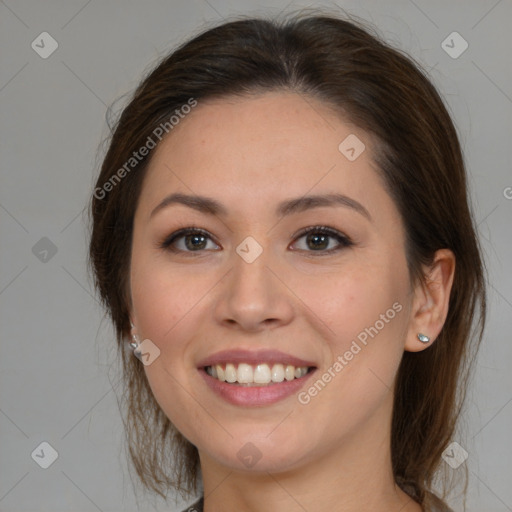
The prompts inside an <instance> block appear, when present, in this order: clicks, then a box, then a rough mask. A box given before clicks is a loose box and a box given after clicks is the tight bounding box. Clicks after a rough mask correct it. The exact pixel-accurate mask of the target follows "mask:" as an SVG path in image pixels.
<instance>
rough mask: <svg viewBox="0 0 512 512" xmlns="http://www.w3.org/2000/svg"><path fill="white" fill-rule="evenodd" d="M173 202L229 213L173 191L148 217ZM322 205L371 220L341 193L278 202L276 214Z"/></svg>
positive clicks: (212, 203)
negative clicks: (346, 209)
mask: <svg viewBox="0 0 512 512" xmlns="http://www.w3.org/2000/svg"><path fill="white" fill-rule="evenodd" d="M173 204H182V205H184V206H188V207H189V208H193V209H194V210H197V211H199V212H201V213H205V214H208V215H215V216H224V217H227V216H228V214H229V212H228V210H227V209H226V207H225V206H223V205H222V204H221V203H219V202H218V201H216V200H215V199H212V198H211V197H205V196H199V195H187V194H180V193H175V194H171V195H169V196H167V197H166V198H164V199H163V201H161V202H160V203H159V204H158V205H157V206H156V207H155V209H154V210H153V211H152V212H151V214H150V218H152V217H153V216H154V215H156V213H158V212H159V211H161V210H163V209H164V208H167V207H169V206H171V205H173ZM322 206H331V207H335V206H344V207H346V208H351V209H352V210H354V211H356V212H358V213H360V214H361V215H363V216H364V217H366V218H367V219H368V220H369V221H370V222H373V219H372V216H371V215H370V212H369V211H368V210H367V209H366V208H365V207H364V206H363V205H362V204H361V203H359V202H357V201H356V200H355V199H352V198H351V197H348V196H346V195H343V194H321V195H309V196H303V197H298V198H295V199H288V200H286V201H283V202H281V203H279V204H278V206H277V208H276V215H277V216H279V217H284V216H288V215H292V214H294V213H300V212H303V211H306V210H310V209H312V208H319V207H322Z"/></svg>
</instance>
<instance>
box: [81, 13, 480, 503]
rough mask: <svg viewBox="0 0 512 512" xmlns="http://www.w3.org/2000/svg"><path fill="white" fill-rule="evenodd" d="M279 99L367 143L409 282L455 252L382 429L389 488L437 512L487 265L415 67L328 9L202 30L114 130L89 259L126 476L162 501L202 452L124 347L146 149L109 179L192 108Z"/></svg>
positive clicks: (457, 164) (194, 474) (454, 144)
mask: <svg viewBox="0 0 512 512" xmlns="http://www.w3.org/2000/svg"><path fill="white" fill-rule="evenodd" d="M277 90H283V91H291V92H295V93H298V94H301V95H303V96H304V97H311V98H316V99H318V100H320V101H322V102H324V103H325V104H326V105H329V106H331V107H332V109H333V111H335V112H337V113H339V114H340V116H342V117H343V119H344V120H345V121H349V122H352V123H354V124H355V125H357V126H358V127H360V128H362V129H363V130H366V131H367V132H368V133H370V134H371V135H372V140H375V141H376V142H375V147H374V148H373V150H374V151H373V153H374V154H375V163H376V165H377V169H378V172H379V173H380V175H381V177H382V179H383V183H384V184H385V186H386V188H387V190H388V192H389V194H390V195H391V197H392V198H393V200H394V202H395V204H396V206H397V208H398V210H399V212H400V214H401V217H402V219H403V223H404V226H405V231H406V246H405V248H404V249H405V252H406V256H407V265H408V270H409V275H410V278H411V282H412V283H413V284H414V283H418V282H424V281H425V276H424V275H423V273H422V270H421V269H422V265H428V264H430V263H432V261H433V256H434V253H435V252H436V251H437V250H438V249H441V248H448V249H450V250H452V251H453V253H454V254H455V257H456V270H455V276H454V282H453V286H452V290H451V295H450V301H449V312H448V316H447V318H446V322H445V324H444V326H443V328H442V331H441V333H440V334H439V337H438V339H437V340H436V342H435V343H434V344H433V345H432V346H431V347H429V348H428V349H427V350H424V351H421V352H418V353H410V352H406V353H404V355H403V359H402V361H401V364H400V367H399V370H398V374H397V378H396V387H395V390H394V408H393V419H392V433H391V451H392V464H393V472H394V477H395V480H396V482H397V484H398V485H399V486H400V487H401V488H402V489H403V490H404V491H405V492H406V493H408V494H409V495H410V496H411V497H412V498H413V499H415V500H416V501H417V502H419V503H420V504H422V505H423V506H425V507H428V506H430V505H432V504H435V503H437V504H442V501H441V500H440V499H439V498H438V497H436V495H435V494H434V493H433V484H434V477H435V475H436V471H437V470H438V469H439V465H440V461H441V454H442V452H443V450H444V449H445V448H446V446H447V444H448V443H449V442H450V440H451V439H452V436H453V434H454V432H455V427H456V424H457V419H458V417H459V415H460V411H461V407H462V405H463V401H464V392H465V389H466V386H467V379H468V377H469V375H470V367H471V364H470V363H471V362H472V361H473V360H474V357H475V355H476V349H477V347H478V345H479V343H480V341H481V339H482V335H483V329H484V324H485V314H486V290H485V275H484V263H483V260H482V257H481V248H480V245H479V241H478V238H477V236H476V227H475V223H474V220H473V214H472V212H471V206H470V204H471V203H470V197H469V192H468V188H467V181H466V180H467V178H466V171H465V166H464V161H463V156H462V152H461V147H460V143H459V140H458V136H457V132H456V129H455V127H454V125H453V122H452V120H451V118H450V115H449V113H448V111H447V108H446V107H445V105H444V103H443V101H442V99H441V97H440V95H439V93H438V92H437V90H436V88H435V87H434V86H433V85H432V83H431V82H430V80H429V79H428V78H427V74H426V73H425V72H424V71H422V69H421V66H420V65H419V64H417V63H415V62H414V61H413V59H412V58H411V57H408V56H407V55H405V54H403V53H402V52H401V51H400V50H397V49H394V48H392V47H391V46H390V45H388V44H386V43H385V42H384V41H383V40H382V39H380V38H379V36H378V35H377V34H376V33H374V31H373V29H371V28H369V27H368V26H365V25H364V23H362V22H360V21H356V20H354V19H353V18H350V19H342V18H340V17H337V16H332V15H326V14H324V13H317V14H316V15H307V16H305V15H301V14H299V15H294V16H288V17H285V18H284V19H283V20H276V19H273V20H272V19H265V18H243V19H237V20H233V21H229V22H226V23H223V24H221V25H218V26H215V27H213V28H210V29H208V30H205V31H204V32H202V33H200V34H199V35H196V36H195V37H193V38H192V39H191V40H189V41H187V42H186V43H184V44H182V45H181V46H180V47H179V48H178V49H176V50H175V51H173V52H172V53H171V54H169V55H166V56H165V58H163V59H161V61H160V62H159V63H158V64H157V65H156V67H155V68H154V69H153V70H152V71H150V72H149V73H148V74H147V75H146V77H145V78H144V79H143V81H142V82H141V83H140V85H139V86H138V88H137V89H136V91H135V92H134V94H133V96H132V98H131V100H130V102H129V104H128V105H127V106H126V107H125V108H124V110H123V111H122V114H121V116H120V117H119V119H118V121H117V124H116V125H115V127H114V129H113V130H112V134H111V138H110V144H109V147H108V151H107V152H106V156H105V157H104V159H103V164H102V167H101V171H100V174H99V177H98V179H97V183H96V189H95V193H94V194H93V197H92V200H91V205H90V215H91V219H92V230H91V238H90V247H89V263H90V266H91V268H92V271H93V275H94V279H95V285H96V287H97V289H98V291H99V294H100V296H101V299H102V301H103V304H104V306H105V307H106V310H107V311H108V313H109V315H110V317H111V319H112V322H113V325H114V328H115V332H116V337H117V342H118V344H119V353H120V356H121V358H122V361H123V375H124V380H125V389H126V397H125V398H126V409H125V412H126V416H125V424H126V432H127V436H128V446H129V452H130V455H131V459H132V461H133V464H134V467H135V469H136V471H137V474H138V476H139V477H140V479H141V481H142V483H143V484H144V485H145V486H146V487H148V488H150V489H153V490H154V491H156V492H158V493H160V494H162V495H164V493H165V492H166V491H167V490H169V489H172V488H174V489H175V490H177V491H179V492H180V493H182V495H185V496H186V495H187V494H188V493H192V492H195V491H196V487H197V479H198V472H199V469H200V468H199V457H198V452H197V449H196V448H195V447H194V446H193V445H192V444H191V443H189V442H188V441H187V440H186V439H185V438H184V437H183V436H182V435H181V434H180V433H179V432H178V431H177V430H176V429H175V427H174V426H173V425H172V424H171V422H170V421H169V420H168V418H167V417H166V416H165V414H164V413H163V411H162V410H161V409H160V407H159V405H158V404H157V402H156V400H155V399H154V397H153V394H152V392H151V389H150V388H149V385H148V382H147V379H146V377H145V373H144V370H143V367H142V365H141V364H140V362H139V361H138V360H136V358H134V357H133V356H132V355H131V354H130V353H128V352H127V351H126V350H124V348H123V346H124V345H126V339H127V337H129V332H130V325H129V315H128V305H129V303H130V302H129V301H130V291H129V282H128V275H129V266H130V250H131V239H132V228H133V218H134V213H135V209H136V206H137V201H138V197H139V194H140V190H141V184H142V179H143V177H144V173H145V170H146V168H147V165H148V163H149V161H150V158H151V153H150V154H149V155H148V156H146V157H145V158H144V159H142V160H141V161H140V162H138V163H137V166H136V167H135V168H134V169H130V171H129V172H125V173H124V174H123V179H122V181H120V182H115V183H114V182H112V177H113V176H114V175H115V174H116V173H117V172H118V171H119V170H120V169H121V168H123V165H125V164H126V162H127V161H129V159H130V157H131V156H132V153H133V151H134V150H136V149H138V148H140V147H141V146H143V145H144V144H145V143H146V141H147V139H148V137H149V136H150V135H151V134H152V133H153V132H154V130H155V129H157V128H158V126H160V125H161V124H162V123H165V122H166V121H168V119H169V117H170V116H171V115H172V114H173V112H175V111H176V110H177V109H178V110H179V109H180V108H181V107H182V106H183V105H185V104H187V103H188V102H189V101H190V100H191V98H192V99H194V100H195V101H197V102H201V100H205V99H209V98H223V97H229V96H236V95H238V96H245V95H251V94H258V93H261V92H265V91H277ZM169 136H171V137H172V133H170V135H169ZM125 169H126V166H125ZM118 176H119V174H118ZM109 180H110V181H109ZM108 183H110V185H111V186H110V187H108V186H106V185H107V184H108ZM106 190H108V193H106Z"/></svg>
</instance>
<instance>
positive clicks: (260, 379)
mask: <svg viewBox="0 0 512 512" xmlns="http://www.w3.org/2000/svg"><path fill="white" fill-rule="evenodd" d="M206 373H208V375H210V376H212V377H214V378H216V379H218V380H220V381H222V382H229V383H231V384H233V383H238V384H240V385H251V384H253V385H266V384H270V383H271V382H274V383H277V382H283V381H284V380H287V381H291V380H294V379H300V378H301V377H304V375H306V373H308V367H307V366H298V367H295V366H292V365H287V366H284V365H282V364H274V365H272V366H270V365H268V364H266V363H262V364H258V365H256V366H254V367H253V366H251V365H250V364H246V363H240V364H239V365H238V366H237V365H235V364H232V363H227V364H226V365H225V366H223V365H220V364H217V365H215V366H207V367H206Z"/></svg>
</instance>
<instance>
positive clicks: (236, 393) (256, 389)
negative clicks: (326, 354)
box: [199, 368, 316, 407]
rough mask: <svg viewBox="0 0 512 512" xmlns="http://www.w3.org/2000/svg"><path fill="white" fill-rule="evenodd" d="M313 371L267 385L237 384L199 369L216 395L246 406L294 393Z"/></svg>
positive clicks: (266, 402)
mask: <svg viewBox="0 0 512 512" xmlns="http://www.w3.org/2000/svg"><path fill="white" fill-rule="evenodd" d="M315 371H316V369H314V370H312V371H310V372H309V373H307V374H306V375H304V377H301V378H300V379H293V380H290V381H287V380H285V381H283V382H276V383H274V384H269V385H268V386H238V385H236V384H229V383H227V382H222V381H220V380H218V379H215V378H214V377H211V376H210V375H208V374H207V373H206V371H205V370H204V368H200V369H199V373H200V374H201V376H202V377H203V379H204V380H205V382H206V384H207V385H208V386H209V387H210V389H211V390H212V391H214V392H215V393H216V394H217V395H219V396H220V397H221V398H223V399H224V400H226V401H227V402H229V403H231V404H233V405H242V406H248V407H256V406H262V405H270V404H274V403H276V402H279V401H280V400H284V399H285V398H288V397H289V396H290V395H293V394H294V393H298V392H299V390H300V389H301V388H302V387H303V386H304V384H306V382H307V381H308V380H309V378H310V377H311V375H313V374H314V373H315Z"/></svg>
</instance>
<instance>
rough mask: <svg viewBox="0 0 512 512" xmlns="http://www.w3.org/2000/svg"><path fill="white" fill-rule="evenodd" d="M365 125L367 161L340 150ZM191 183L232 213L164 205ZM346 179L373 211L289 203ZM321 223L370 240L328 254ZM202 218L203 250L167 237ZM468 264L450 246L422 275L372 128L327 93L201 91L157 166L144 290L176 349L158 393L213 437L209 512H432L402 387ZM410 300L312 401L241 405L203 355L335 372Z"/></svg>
mask: <svg viewBox="0 0 512 512" xmlns="http://www.w3.org/2000/svg"><path fill="white" fill-rule="evenodd" d="M349 134H355V135H356V136H357V137H358V138H359V139H360V140H361V141H363V142H364V143H365V145H366V150H365V151H363V153H362V154H361V155H360V156H359V157H358V158H357V159H356V160H355V161H353V162H351V161H349V160H348V159H347V158H346V157H345V156H344V155H343V154H342V153H341V152H340V151H339V150H338V146H339V144H340V142H341V141H343V140H344V139H345V138H346V137H347V136H348V135H349ZM174 192H181V193H184V194H198V195H205V196H209V197H212V198H214V199H216V200H218V201H219V202H221V203H222V204H223V205H224V206H225V207H226V208H227V209H228V215H227V216H226V217H224V216H214V215H207V214H205V213H201V212H198V211H196V210H193V209H191V208H190V207H187V206H184V205H176V204H174V205H170V206H168V207H167V208H163V209H161V210H160V211H159V212H158V213H156V214H155V215H154V216H153V217H150V214H151V212H152V210H153V209H154V208H155V207H156V206H157V205H158V204H159V203H160V202H161V201H162V199H163V198H164V197H166V196H167V195H169V194H171V193H174ZM332 192H339V193H342V194H345V195H347V196H349V197H351V198H352V199H355V200H356V201H358V202H359V203H361V204H362V205H363V206H364V207H365V208H366V209H367V210H368V212H369V213H370V215H371V221H370V220H368V219H367V218H365V217H364V216H363V215H361V214H360V213H358V212H357V211H355V210H353V209H350V208H348V207H343V206H335V207H332V206H330V207H319V208H314V209H310V210H306V211H303V212H300V213H295V214H293V215H290V216H286V217H278V216H276V214H275V212H274V210H275V206H276V205H277V204H278V203H279V202H281V201H283V200H285V199H290V198H296V197H302V196H304V195H305V194H322V193H332ZM316 225H325V226H329V227H331V228H333V229H335V230H337V231H339V232H340V233H341V234H343V235H345V236H347V237H349V238H350V239H351V240H352V241H353V242H354V245H352V246H350V247H343V246H340V245H339V243H338V242H337V241H336V239H335V238H333V237H329V238H328V240H329V242H328V244H329V245H328V247H326V246H323V247H324V248H322V249H320V250H318V249H315V245H314V243H313V242H311V241H310V242H309V243H308V239H307V237H306V236H302V237H301V238H297V236H295V235H296V234H297V233H298V232H299V230H301V229H303V228H306V227H309V226H316ZM188 226H194V227H199V228H202V229H204V230H206V231H207V232H208V233H209V234H210V235H211V236H210V238H207V239H206V243H207V245H203V246H202V247H204V248H203V249H201V250H199V251H198V250H195V252H194V246H193V245H192V244H191V243H189V245H188V246H187V245H185V242H186V239H185V238H181V239H180V240H178V241H176V242H175V246H176V247H177V248H178V249H181V250H182V252H177V253H175V252H172V251H170V250H169V249H162V248H159V247H158V244H159V242H162V241H163V240H164V239H165V238H166V237H168V236H169V235H170V234H171V233H173V232H175V231H177V230H178V229H180V228H184V227H188ZM247 236H252V237H253V238H254V239H255V240H257V242H258V243H259V244H260V245H261V247H262V248H263V253H262V254H261V255H260V256H259V257H258V258H257V259H256V260H255V261H254V262H253V263H250V264H249V263H247V262H246V261H244V260H243V259H242V258H241V257H240V256H239V255H238V254H237V252H236V248H237V246H238V245H239V244H240V243H241V242H242V240H244V239H245V238H246V237H247ZM335 247H339V250H338V251H337V252H333V253H331V254H327V255H324V256H322V251H323V252H324V253H325V251H326V250H328V249H331V248H335ZM187 250H188V252H185V251H187ZM454 268H455V260H454V256H453V254H452V253H451V252H450V251H448V250H445V249H443V250H440V251H438V253H437V254H436V257H435V261H434V264H433V266H432V268H431V269H425V271H427V270H430V281H429V282H428V283H427V284H426V285H424V286H423V285H420V284H418V285H416V286H414V287H413V286H412V284H411V282H410V280H409V274H408V269H407V264H406V259H405V250H404V226H403V222H402V219H401V217H400V215H399V212H398V210H397V209H396V206H395V204H394V203H393V201H392V200H391V198H390V196H389V195H388V194H387V193H386V191H385V189H384V187H383V184H382V182H381V181H380V178H379V176H378V174H377V172H376V169H375V167H374V164H373V162H372V155H371V139H370V137H369V135H368V134H366V133H365V132H363V131H361V130H360V129H358V128H357V127H355V126H353V125H351V124H349V123H347V122H345V121H343V120H342V119H341V118H340V117H339V116H337V115H336V114H335V113H333V112H332V111H331V110H330V109H329V107H328V106H326V105H324V104H322V103H319V102H318V101H317V100H314V99H312V98H307V99H306V98H304V97H302V96H300V95H297V94H294V93H290V92H272V93H265V94H263V95H258V96H251V97H244V98H228V99H219V100H215V101H207V102H199V104H198V106H197V107H196V108H195V109H194V110H193V111H192V113H190V114H189V115H188V116H187V117H186V118H185V119H184V120H182V121H181V122H180V124H179V125H178V126H176V127H175V128H174V129H173V131H172V132H171V133H170V135H169V136H168V137H167V138H166V139H164V140H163V142H162V143H161V144H160V146H159V147H158V148H157V149H156V150H155V153H154V154H153V157H152V161H151V163H150V166H149V168H148V170H147V175H146V177H145V180H144V183H143V187H142V191H141V195H140V201H139V204H138V208H137V211H136V214H135V219H134V233H133V247H132V261H131V268H130V283H131V287H130V289H131V299H132V305H131V320H132V322H133V323H134V324H135V326H136V329H137V332H138V333H139V335H140V337H141V339H146V338H148V339H150V340H151V341H152V342H153V343H154V344H155V345H156V346H158V348H159V349H160V356H159V357H158V358H157V359H156V360H155V361H154V362H153V363H152V364H151V365H148V366H145V371H146V375H147V378H148V380H149V384H150V386H151V388H152V391H153V393H154V395H155V398H156V400H157V401H158V403H159V404H160V406H161V407H162V409H163V410H164V411H165V413H166V414H167V416H168V417H169V419H170V420H171V421H172V422H173V423H174V424H175V425H176V427H177V428H178V429H179V430H180V431H181V432H182V433H183V435H184V436H185V437H186V438H187V439H188V440H189V441H190V442H192V443H193V444H194V445H195V446H196V447H197V448H198V450H199V454H200V460H201V470H202V474H203V482H204V490H205V496H206V501H205V511H206V512H215V511H220V510H224V511H235V510H246V511H254V512H256V511H266V510H286V511H290V512H292V511H303V510H307V511H309V512H313V511H320V510H322V511H324V510H336V511H342V512H349V511H360V510H373V511H377V512H378V511H397V512H398V511H401V512H412V511H416V512H417V511H420V510H421V507H420V506H419V505H418V504H417V503H415V502H414V501H412V500H411V499H410V498H409V497H408V496H406V495H405V493H403V492H402V491H401V490H400V489H399V488H398V486H396V485H395V483H394V480H393V474H392V470H391V454H390V422H391V413H392V403H393V392H392V389H393V382H394V378H395V375H396V372H397V369H398V365H399V363H400V360H401V357H402V355H403V352H404V350H408V351H419V350H424V349H427V348H428V347H429V346H430V345H431V344H432V343H434V342H435V338H436V336H437V335H438V334H439V332H440V330H441V328H442V325H443V323H444V321H445V319H446V315H447V311H448V299H449V293H450V289H451V285H452V281H453V272H454ZM396 302H398V303H399V304H400V305H402V307H403V308H402V310H401V311H400V312H399V313H398V314H396V316H395V317H394V318H393V319H392V320H390V321H389V322H388V323H386V324H385V326H384V328H382V329H381V330H380V331H379V332H378V334H377V335H376V336H374V337H373V338H370V337H369V338H368V343H367V345H366V346H364V347H363V348H362V350H361V351H360V352H359V353H358V354H357V355H355V356H354V358H353V359H352V360H351V361H350V362H349V363H348V364H347V365H346V366H345V367H344V368H343V370H342V371H341V372H339V373H338V374H337V375H336V377H335V378H333V379H332V380H331V382H329V383H328V385H326V386H325V388H324V389H322V391H321V392H319V393H318V395H317V396H315V397H314V398H312V399H311V401H310V402H309V403H308V404H307V405H303V404H301V403H299V401H298V400H297V396H296V395H292V396H290V397H288V398H286V399H285V400H282V401H280V402H278V403H276V404H273V405H268V406H263V407H253V408H250V407H242V406H235V405H232V404H229V403H227V402H225V401H224V400H223V399H221V398H219V397H218V396H217V395H216V394H214V393H213V392H212V391H210V389H209V388H208V387H207V386H206V384H205V383H204V382H203V379H202V378H201V377H200V375H199V374H198V370H197V369H196V368H197V364H198V362H199V361H200V360H201V359H203V358H205V357H207V356H209V355H211V354H213V353H215V352H217V351H220V350H225V349H231V348H244V349H263V348H271V349H278V350H281V351H283V352H286V353H290V354H292V355H295V356H297V357H301V358H303V359H306V360H311V361H314V362H315V364H316V366H317V367H318V370H317V374H318V375H321V374H322V373H324V372H325V371H327V369H328V368H329V367H331V366H332V365H333V363H334V361H336V358H337V357H338V356H339V355H343V354H344V353H345V352H346V351H347V350H348V349H349V348H350V346H351V343H352V341H353V340H355V339H357V335H358V334H359V333H360V332H361V331H364V329H365V328H367V327H369V326H374V325H375V323H376V321H377V320H379V318H380V315H381V314H385V312H386V311H387V310H388V309H390V308H391V307H392V305H393V304H394V303H396ZM419 332H422V333H425V334H428V335H429V336H430V337H431V341H430V343H429V344H423V343H421V342H420V341H418V339H417V338H416V335H417V333H419ZM314 380H316V379H313V381H312V382H314ZM308 387H309V384H308ZM306 389H307V388H306ZM248 442H251V443H253V444H254V445H255V446H256V447H257V449H258V450H259V452H260V453H261V459H260V460H259V461H258V462H257V463H256V464H255V465H254V466H253V467H251V468H247V467H246V466H245V465H244V464H243V463H242V462H241V461H240V460H239V459H238V457H237V453H238V451H239V450H240V449H241V448H242V447H243V446H244V445H245V444H246V443H248Z"/></svg>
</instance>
